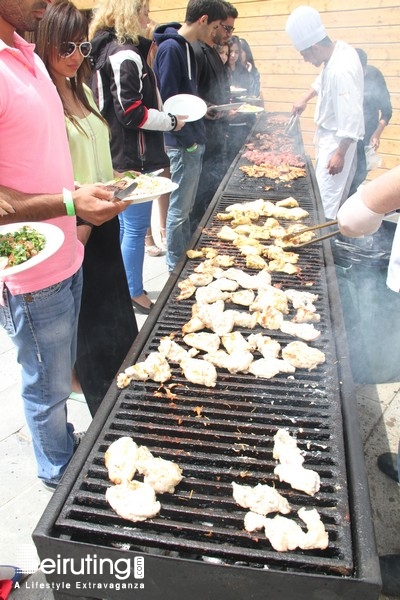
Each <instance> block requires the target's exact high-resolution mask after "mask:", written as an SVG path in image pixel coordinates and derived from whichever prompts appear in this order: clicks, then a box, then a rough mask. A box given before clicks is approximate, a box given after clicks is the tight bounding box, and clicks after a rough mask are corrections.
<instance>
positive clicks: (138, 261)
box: [119, 202, 152, 298]
mask: <svg viewBox="0 0 400 600" xmlns="http://www.w3.org/2000/svg"><path fill="white" fill-rule="evenodd" d="M151 207H152V202H143V203H142V204H131V205H130V206H128V208H126V209H125V210H124V212H122V213H120V215H119V225H120V240H121V251H122V258H123V261H124V266H125V272H126V278H127V280H128V286H129V291H130V294H131V298H136V296H140V295H141V294H143V262H144V239H145V237H146V232H147V229H148V228H149V227H150V223H151Z"/></svg>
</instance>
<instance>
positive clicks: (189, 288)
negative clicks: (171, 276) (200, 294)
mask: <svg viewBox="0 0 400 600" xmlns="http://www.w3.org/2000/svg"><path fill="white" fill-rule="evenodd" d="M178 288H179V289H180V290H181V292H180V294H178V296H177V297H176V299H177V300H186V299H187V298H190V297H191V296H193V294H194V293H195V291H196V286H195V285H194V283H193V282H192V281H190V279H183V280H182V281H179V282H178Z"/></svg>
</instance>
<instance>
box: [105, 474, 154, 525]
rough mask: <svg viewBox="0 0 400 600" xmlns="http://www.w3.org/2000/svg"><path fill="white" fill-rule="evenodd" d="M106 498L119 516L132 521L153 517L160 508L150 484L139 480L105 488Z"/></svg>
mask: <svg viewBox="0 0 400 600" xmlns="http://www.w3.org/2000/svg"><path fill="white" fill-rule="evenodd" d="M106 500H107V502H108V503H109V504H110V505H111V507H112V508H113V509H114V510H115V512H116V513H117V514H118V515H119V516H120V517H122V518H123V519H127V520H128V521H133V522H134V523H135V522H137V521H145V520H146V519H151V518H152V517H155V516H156V515H157V514H158V513H159V512H160V509H161V504H160V503H159V502H158V501H157V500H156V494H155V491H154V490H153V488H152V487H151V485H149V484H148V483H141V482H140V481H130V482H125V483H121V484H119V485H114V486H112V487H109V488H107V491H106Z"/></svg>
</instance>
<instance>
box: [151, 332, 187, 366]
mask: <svg viewBox="0 0 400 600" xmlns="http://www.w3.org/2000/svg"><path fill="white" fill-rule="evenodd" d="M158 351H159V352H160V353H161V354H163V355H164V356H165V358H167V359H168V360H169V361H171V362H173V363H180V362H181V361H182V360H183V359H184V358H187V356H188V353H187V350H185V349H184V348H182V346H180V345H179V344H177V343H176V342H174V340H171V338H169V337H162V338H161V340H160V343H159V345H158Z"/></svg>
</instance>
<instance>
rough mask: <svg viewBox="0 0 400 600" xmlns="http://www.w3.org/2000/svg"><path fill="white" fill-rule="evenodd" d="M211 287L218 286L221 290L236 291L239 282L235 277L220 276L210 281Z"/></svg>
mask: <svg viewBox="0 0 400 600" xmlns="http://www.w3.org/2000/svg"><path fill="white" fill-rule="evenodd" d="M210 287H212V288H216V289H217V290H221V292H235V291H236V290H237V289H238V287H239V284H238V282H237V281H234V280H233V279H228V278H227V277H219V278H218V279H214V281H213V282H212V283H210Z"/></svg>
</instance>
